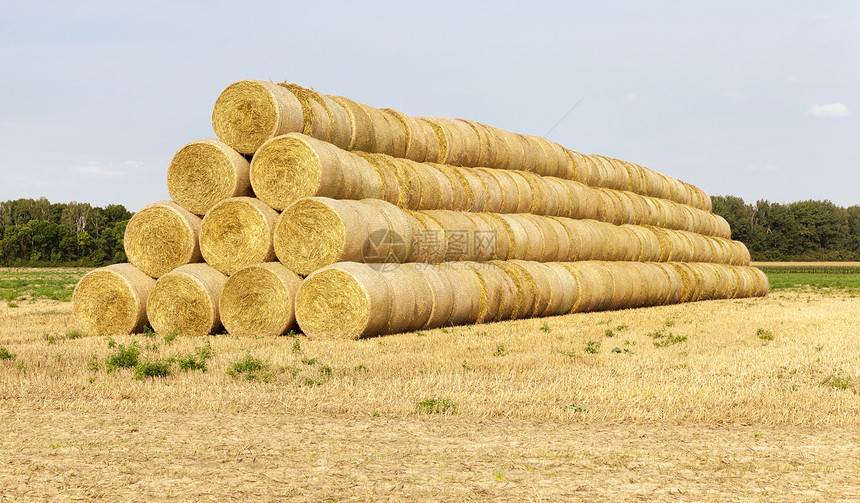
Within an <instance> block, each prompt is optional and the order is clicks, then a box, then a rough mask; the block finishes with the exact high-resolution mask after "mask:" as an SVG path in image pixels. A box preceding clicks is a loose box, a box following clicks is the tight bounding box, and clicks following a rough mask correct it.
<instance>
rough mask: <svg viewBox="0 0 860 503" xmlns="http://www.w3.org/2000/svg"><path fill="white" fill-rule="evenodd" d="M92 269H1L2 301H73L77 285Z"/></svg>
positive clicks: (0, 286) (0, 295) (0, 292)
mask: <svg viewBox="0 0 860 503" xmlns="http://www.w3.org/2000/svg"><path fill="white" fill-rule="evenodd" d="M90 270H91V269H89V268H82V267H75V268H67V269H30V270H24V269H16V268H9V269H0V301H6V302H13V301H20V300H39V299H49V300H56V301H59V302H69V301H71V300H72V293H73V292H74V289H75V285H77V284H78V281H79V280H80V279H81V277H82V276H83V275H84V274H86V273H87V272H89V271H90Z"/></svg>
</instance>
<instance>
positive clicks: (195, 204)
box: [167, 139, 253, 215]
mask: <svg viewBox="0 0 860 503" xmlns="http://www.w3.org/2000/svg"><path fill="white" fill-rule="evenodd" d="M249 169H250V164H249V163H248V160H247V159H245V157H244V156H242V154H240V153H239V152H236V151H235V150H233V149H232V148H230V146H229V145H227V144H226V143H224V142H222V141H220V140H213V139H205V140H197V141H193V142H191V143H189V144H188V145H185V146H184V147H182V148H181V149H179V151H178V152H176V154H175V155H174V156H173V159H171V161H170V165H169V166H168V167H167V191H168V192H169V193H170V197H171V198H172V199H173V200H174V201H176V202H177V203H179V205H180V206H182V207H183V208H185V209H186V210H188V211H190V212H192V213H195V214H197V215H203V214H205V213H206V212H207V211H209V209H210V208H211V207H212V206H214V205H215V203H217V202H219V201H223V200H224V199H227V198H228V197H238V196H250V195H252V194H253V192H252V191H251V180H250V178H249V174H248V171H249Z"/></svg>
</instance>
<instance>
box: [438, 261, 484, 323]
mask: <svg viewBox="0 0 860 503" xmlns="http://www.w3.org/2000/svg"><path fill="white" fill-rule="evenodd" d="M434 268H435V269H436V271H438V272H439V273H441V274H444V275H446V276H447V278H448V282H449V283H450V285H451V291H452V292H453V293H454V309H453V310H452V311H451V317H450V318H449V319H448V322H447V323H446V325H454V326H456V325H468V324H472V323H475V322H476V321H477V320H478V315H479V313H480V311H481V280H480V279H479V278H478V275H477V274H476V273H475V270H474V267H472V266H471V265H470V264H469V263H466V262H446V263H444V264H439V265H438V266H435V267H434Z"/></svg>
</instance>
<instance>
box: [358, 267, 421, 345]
mask: <svg viewBox="0 0 860 503" xmlns="http://www.w3.org/2000/svg"><path fill="white" fill-rule="evenodd" d="M415 265H416V264H370V267H371V268H372V269H375V270H376V271H377V272H379V275H380V276H381V277H382V279H383V280H384V281H385V282H386V283H388V288H389V290H390V291H391V314H390V316H389V318H388V324H387V325H386V326H385V330H384V332H383V333H386V334H399V333H401V332H408V331H411V330H415V329H418V328H421V327H423V326H424V324H425V323H427V320H429V319H430V313H431V312H432V311H433V291H432V290H431V289H430V284H429V283H428V282H427V280H426V279H425V278H424V275H423V274H422V272H421V270H419V269H417V268H416V267H415Z"/></svg>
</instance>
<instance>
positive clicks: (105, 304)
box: [72, 264, 155, 335]
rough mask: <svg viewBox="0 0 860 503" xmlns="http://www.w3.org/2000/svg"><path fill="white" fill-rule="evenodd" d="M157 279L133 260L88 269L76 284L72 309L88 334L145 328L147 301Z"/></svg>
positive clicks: (106, 333)
mask: <svg viewBox="0 0 860 503" xmlns="http://www.w3.org/2000/svg"><path fill="white" fill-rule="evenodd" d="M154 288H155V280H154V279H152V278H150V277H149V276H147V275H146V274H145V273H143V272H142V271H141V270H139V269H138V268H136V267H135V266H133V265H131V264H113V265H109V266H107V267H100V268H98V269H94V270H92V271H90V272H88V273H87V274H86V275H84V277H82V278H81V280H80V281H79V282H78V284H77V285H75V291H74V293H73V294H72V313H73V315H74V317H75V323H77V325H78V327H79V328H80V329H81V330H82V331H83V332H84V333H85V334H87V335H120V334H130V333H136V332H140V331H141V330H143V327H145V326H146V324H147V323H148V321H147V317H146V304H147V301H148V300H149V296H150V294H151V293H152V290H153V289H154Z"/></svg>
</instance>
